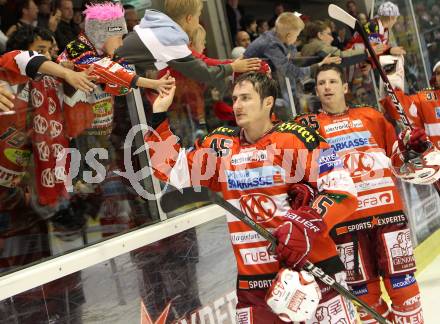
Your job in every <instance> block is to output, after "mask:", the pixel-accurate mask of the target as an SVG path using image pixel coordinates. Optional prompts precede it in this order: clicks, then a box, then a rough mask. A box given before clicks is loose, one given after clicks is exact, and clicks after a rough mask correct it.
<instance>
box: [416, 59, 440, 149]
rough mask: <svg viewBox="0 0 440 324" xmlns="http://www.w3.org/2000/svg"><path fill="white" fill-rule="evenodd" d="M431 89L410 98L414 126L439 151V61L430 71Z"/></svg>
mask: <svg viewBox="0 0 440 324" xmlns="http://www.w3.org/2000/svg"><path fill="white" fill-rule="evenodd" d="M431 86H432V87H431V88H428V89H424V90H421V91H418V92H417V94H415V95H413V96H410V98H411V100H414V104H415V106H416V107H417V117H418V118H417V119H416V121H418V122H419V123H416V124H415V126H417V127H420V128H424V129H425V131H426V135H428V136H429V139H430V140H431V142H432V143H433V144H434V145H435V147H436V148H437V149H440V61H439V62H437V64H435V65H434V68H433V70H432V78H431Z"/></svg>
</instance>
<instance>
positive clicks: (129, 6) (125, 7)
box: [122, 4, 136, 10]
mask: <svg viewBox="0 0 440 324" xmlns="http://www.w3.org/2000/svg"><path fill="white" fill-rule="evenodd" d="M122 7H123V8H124V10H128V9H136V8H135V6H133V5H131V4H125V5H123V6H122Z"/></svg>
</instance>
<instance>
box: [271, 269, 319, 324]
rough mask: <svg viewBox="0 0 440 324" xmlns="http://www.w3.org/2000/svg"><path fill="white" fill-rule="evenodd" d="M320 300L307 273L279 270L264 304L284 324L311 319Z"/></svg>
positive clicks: (313, 282)
mask: <svg viewBox="0 0 440 324" xmlns="http://www.w3.org/2000/svg"><path fill="white" fill-rule="evenodd" d="M320 299H321V291H320V289H319V286H318V284H317V283H316V281H315V278H314V277H313V276H312V275H311V274H310V273H308V272H305V271H301V272H297V271H294V270H290V269H281V270H280V271H279V272H278V275H277V276H276V278H275V280H274V281H273V283H272V286H271V287H270V288H269V290H268V292H267V294H266V298H265V300H266V303H267V305H268V306H269V307H270V308H271V309H272V311H273V312H274V313H275V314H277V315H278V316H279V317H280V319H281V320H283V321H285V322H303V321H307V320H309V319H311V318H312V317H313V314H315V311H316V308H317V307H318V304H319V300H320Z"/></svg>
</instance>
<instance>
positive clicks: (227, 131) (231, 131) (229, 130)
mask: <svg viewBox="0 0 440 324" xmlns="http://www.w3.org/2000/svg"><path fill="white" fill-rule="evenodd" d="M214 135H225V136H229V137H238V136H239V135H240V127H232V126H220V127H217V128H216V129H214V130H213V131H212V132H211V133H209V134H208V135H205V137H203V138H202V139H201V140H200V142H199V143H200V144H201V143H203V142H204V141H205V140H206V139H208V138H209V137H211V136H214Z"/></svg>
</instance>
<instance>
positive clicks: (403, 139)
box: [397, 128, 428, 153]
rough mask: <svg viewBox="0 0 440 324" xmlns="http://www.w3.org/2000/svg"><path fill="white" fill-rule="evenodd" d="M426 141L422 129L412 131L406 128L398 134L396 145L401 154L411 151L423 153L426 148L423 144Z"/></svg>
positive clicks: (426, 138)
mask: <svg viewBox="0 0 440 324" xmlns="http://www.w3.org/2000/svg"><path fill="white" fill-rule="evenodd" d="M427 140H428V137H427V136H426V133H425V130H424V129H423V128H413V129H412V130H411V129H409V128H408V129H405V130H403V131H402V132H401V133H400V134H399V137H398V139H397V143H398V145H399V150H400V151H401V152H405V151H408V150H413V151H415V152H417V153H423V152H424V151H425V150H426V148H427V146H426V144H425V143H426V141H427Z"/></svg>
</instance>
